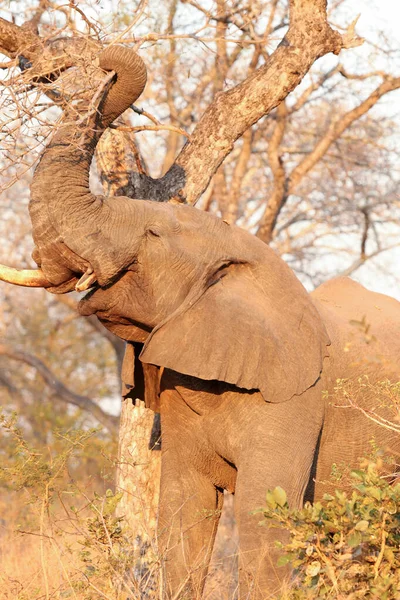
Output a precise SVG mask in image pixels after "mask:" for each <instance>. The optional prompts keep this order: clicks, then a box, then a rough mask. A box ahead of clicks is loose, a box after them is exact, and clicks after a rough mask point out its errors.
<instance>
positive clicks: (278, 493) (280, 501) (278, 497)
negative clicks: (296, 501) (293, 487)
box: [272, 485, 287, 507]
mask: <svg viewBox="0 0 400 600" xmlns="http://www.w3.org/2000/svg"><path fill="white" fill-rule="evenodd" d="M272 495H273V497H274V500H275V502H276V503H277V505H278V506H281V507H283V506H285V504H286V502H287V496H286V492H285V490H284V489H282V488H281V487H280V486H279V485H278V486H277V487H276V488H274V490H273V492H272Z"/></svg>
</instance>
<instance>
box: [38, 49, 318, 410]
mask: <svg viewBox="0 0 400 600" xmlns="http://www.w3.org/2000/svg"><path fill="white" fill-rule="evenodd" d="M105 56H106V59H107V60H105V59H104V57H103V58H102V59H101V64H102V65H103V66H105V68H107V70H113V71H115V72H116V73H117V75H116V81H115V82H114V85H112V86H111V88H110V90H109V93H108V95H107V96H106V99H105V100H104V101H103V102H102V104H100V106H99V108H98V111H97V112H95V114H94V117H90V118H89V120H88V121H86V122H85V123H84V124H83V125H82V124H80V125H79V127H78V128H76V126H75V128H71V126H66V127H65V128H62V129H61V130H60V131H59V132H58V133H57V135H56V137H55V139H54V140H53V142H52V144H51V145H50V147H49V148H47V149H46V151H45V153H44V155H43V158H42V160H41V163H40V165H39V167H38V169H37V171H36V174H35V180H34V183H33V185H32V203H31V216H32V223H33V234H34V238H35V242H36V245H37V257H38V262H39V263H40V264H41V266H42V271H43V273H44V275H45V277H46V278H47V280H48V282H49V285H50V284H51V285H52V286H55V291H65V290H68V289H70V287H71V285H75V284H76V281H77V279H78V278H79V277H80V276H81V275H82V273H85V272H86V276H84V279H83V284H81V285H80V287H81V288H84V287H85V286H86V285H92V284H93V289H92V291H91V292H89V294H88V295H87V296H86V298H84V299H83V300H82V301H81V304H80V310H81V312H82V313H83V314H85V315H89V314H93V313H95V314H97V315H98V317H99V318H100V319H101V320H102V322H103V323H104V324H105V325H106V326H107V327H108V328H110V329H111V330H112V331H114V332H115V333H117V334H118V335H120V336H121V337H122V338H124V339H126V340H131V341H137V342H143V343H144V344H145V345H144V349H143V351H142V354H141V359H142V361H143V362H145V363H151V364H154V365H158V366H162V367H166V368H170V369H173V370H175V371H178V372H181V373H184V374H188V375H191V376H194V377H198V378H200V379H206V380H211V379H217V380H221V381H225V382H227V383H230V384H235V385H237V386H239V387H243V388H246V389H259V390H261V392H262V394H263V396H264V397H265V399H266V400H268V401H272V402H279V401H284V400H287V399H289V398H290V397H292V396H293V395H295V394H301V393H302V392H303V391H304V390H305V389H307V388H308V387H310V386H312V385H313V384H314V383H315V382H316V380H317V379H318V377H319V374H320V372H321V369H322V361H323V358H324V356H325V355H326V346H327V344H329V340H328V337H327V334H326V331H325V328H324V326H323V324H322V322H321V319H320V317H319V315H318V313H317V311H316V309H315V308H314V306H313V304H312V302H311V300H310V298H309V296H308V294H307V293H306V291H305V290H304V288H303V286H302V285H301V284H300V282H299V281H298V280H297V279H296V277H295V276H294V274H293V273H292V271H291V270H290V269H289V268H288V267H287V265H286V264H285V263H284V262H283V261H282V260H281V259H280V258H278V257H277V256H276V255H275V254H274V252H273V251H272V250H271V249H270V248H268V247H267V246H266V245H265V244H264V243H263V242H261V241H260V240H258V239H257V238H255V237H254V236H252V235H250V234H248V233H247V232H245V231H243V230H241V229H240V228H238V227H235V226H230V225H228V224H226V223H225V222H223V221H221V220H220V219H218V218H217V217H214V216H212V215H210V214H208V213H204V212H202V211H199V210H197V209H195V208H193V207H188V206H174V205H171V204H167V203H156V202H152V201H145V200H135V201H132V200H131V199H128V198H123V197H115V198H104V197H99V196H94V195H93V194H91V192H90V190H89V183H88V176H89V175H88V173H89V165H90V160H91V158H92V154H93V152H94V148H95V145H96V143H97V140H98V139H99V136H100V133H101V131H103V130H104V128H105V127H106V126H108V124H109V123H110V122H111V120H112V119H113V118H115V117H116V116H118V114H120V112H122V110H124V109H125V108H127V107H128V106H129V105H130V104H131V103H132V102H133V101H134V99H135V98H136V96H137V94H138V92H140V90H141V89H142V87H143V85H144V81H145V75H144V70H143V66H142V63H141V61H140V59H138V58H137V56H136V55H135V54H134V53H131V52H130V51H128V50H126V49H124V48H120V47H114V48H112V49H110V50H109V51H106V55H105ZM127 71H129V73H128V74H127ZM131 79H132V80H133V81H134V84H132V82H131ZM127 96H128V97H127ZM77 131H78V133H79V135H78V134H77ZM88 274H89V275H88ZM88 282H89V283H88ZM94 282H95V283H94Z"/></svg>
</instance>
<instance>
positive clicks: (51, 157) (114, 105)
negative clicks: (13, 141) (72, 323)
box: [29, 46, 147, 286]
mask: <svg viewBox="0 0 400 600" xmlns="http://www.w3.org/2000/svg"><path fill="white" fill-rule="evenodd" d="M99 66H100V67H101V68H102V69H103V70H105V71H114V72H115V75H114V78H113V80H112V81H111V83H110V84H109V86H108V90H107V92H106V93H105V94H104V95H103V98H102V99H101V101H100V103H99V106H98V107H95V108H94V109H93V110H92V114H91V115H90V114H89V116H86V117H83V116H82V115H80V117H81V118H80V121H79V122H78V123H76V122H73V123H71V114H72V111H70V114H69V115H68V116H67V119H66V120H67V123H65V124H63V125H62V126H61V127H60V128H59V129H58V131H57V132H56V133H55V135H54V136H53V138H52V140H51V142H50V144H49V146H48V147H47V148H46V150H45V151H44V154H43V156H42V158H41V160H40V162H39V165H38V167H37V168H36V171H35V174H34V177H33V181H32V185H31V202H30V206H29V210H30V215H31V220H32V226H33V232H32V233H33V238H34V241H35V244H36V251H35V256H34V258H35V260H36V261H37V262H38V264H39V265H40V266H41V268H42V271H43V273H44V274H45V276H46V277H47V278H48V280H49V281H50V282H51V283H53V284H54V285H56V286H57V285H60V284H62V283H64V282H65V281H67V280H70V279H71V278H74V277H76V274H77V273H78V274H79V273H83V272H85V271H86V270H87V268H88V266H89V263H90V259H89V255H90V252H88V248H89V247H90V246H93V240H91V236H92V235H96V233H98V232H99V228H100V229H101V223H102V221H103V220H104V219H103V217H104V218H105V215H102V213H103V212H104V211H102V209H103V203H104V202H103V201H104V199H103V198H102V197H99V196H94V195H93V194H91V192H90V188H89V169H90V164H91V161H92V158H93V153H94V150H95V147H96V144H97V142H98V140H99V138H100V136H101V134H102V133H103V131H104V130H105V129H106V128H107V127H108V126H109V125H110V124H111V123H112V121H114V120H115V119H116V118H117V117H118V116H119V115H121V114H122V113H123V112H124V111H125V110H126V109H127V108H129V106H130V105H131V104H132V103H133V102H135V100H136V99H137V98H138V97H139V95H140V94H141V93H142V91H143V89H144V86H145V84H146V77H147V75H146V67H145V65H144V63H143V61H142V59H141V58H140V57H139V56H138V55H137V54H136V53H135V52H133V50H130V49H129V48H125V47H123V46H111V47H109V48H107V49H106V50H105V51H103V52H102V54H101V55H100V57H99ZM75 115H76V112H75ZM78 116H79V113H78ZM73 118H74V121H75V120H76V116H75V117H73ZM68 121H69V122H68Z"/></svg>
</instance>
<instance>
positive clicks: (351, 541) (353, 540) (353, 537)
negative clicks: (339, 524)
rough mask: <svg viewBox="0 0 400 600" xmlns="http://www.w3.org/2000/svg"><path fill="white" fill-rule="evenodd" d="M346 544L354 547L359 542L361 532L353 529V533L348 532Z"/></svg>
mask: <svg viewBox="0 0 400 600" xmlns="http://www.w3.org/2000/svg"><path fill="white" fill-rule="evenodd" d="M347 544H348V546H350V548H355V547H356V546H359V545H360V544H361V533H360V532H359V531H354V533H352V534H350V535H349V537H348V539H347Z"/></svg>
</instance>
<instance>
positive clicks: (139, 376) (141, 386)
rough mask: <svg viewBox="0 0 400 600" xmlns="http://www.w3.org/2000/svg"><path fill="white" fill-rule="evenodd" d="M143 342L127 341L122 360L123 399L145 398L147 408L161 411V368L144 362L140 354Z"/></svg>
mask: <svg viewBox="0 0 400 600" xmlns="http://www.w3.org/2000/svg"><path fill="white" fill-rule="evenodd" d="M142 348H143V344H139V343H136V342H127V344H126V346H125V355H124V360H123V362H122V371H121V380H122V399H123V400H126V399H127V398H131V399H132V400H134V401H135V400H143V401H144V404H145V406H146V408H151V409H152V410H154V411H155V412H160V369H159V367H157V366H155V365H152V364H143V363H142V362H141V361H140V360H139V354H140V352H141V350H142Z"/></svg>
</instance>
